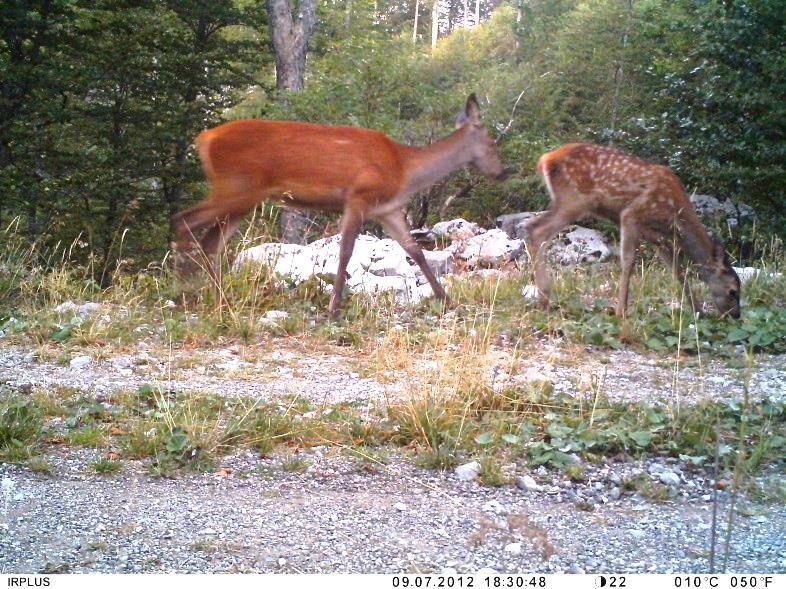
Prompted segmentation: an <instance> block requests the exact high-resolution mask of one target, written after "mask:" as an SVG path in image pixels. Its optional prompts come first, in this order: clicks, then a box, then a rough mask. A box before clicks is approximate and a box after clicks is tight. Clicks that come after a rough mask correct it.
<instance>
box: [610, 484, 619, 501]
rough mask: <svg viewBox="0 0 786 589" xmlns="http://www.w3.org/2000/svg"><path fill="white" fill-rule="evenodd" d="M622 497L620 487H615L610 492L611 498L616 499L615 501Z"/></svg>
mask: <svg viewBox="0 0 786 589" xmlns="http://www.w3.org/2000/svg"><path fill="white" fill-rule="evenodd" d="M621 496H622V491H621V490H620V488H619V487H614V488H613V489H612V490H611V491H609V498H611V499H614V500H615V501H616V500H617V499H619V498H620V497H621Z"/></svg>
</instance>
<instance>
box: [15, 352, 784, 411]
mask: <svg viewBox="0 0 786 589" xmlns="http://www.w3.org/2000/svg"><path fill="white" fill-rule="evenodd" d="M494 353H496V354H497V355H498V357H499V358H498V365H499V366H503V365H509V364H510V358H509V352H508V351H505V350H497V351H496V352H492V355H493V354H494ZM255 356H257V357H255ZM80 359H84V360H83V361H84V362H89V364H87V365H86V366H84V367H72V366H71V365H70V364H67V365H59V364H55V363H52V362H40V361H38V360H37V359H36V357H35V354H34V353H32V352H29V351H27V350H24V349H23V348H21V347H17V346H7V347H2V348H0V381H2V382H7V383H10V384H14V385H17V386H19V385H29V384H44V385H45V384H55V385H59V386H68V387H75V388H78V389H82V390H85V391H90V392H94V393H96V394H101V393H107V392H111V391H113V390H115V389H117V388H120V387H132V388H135V387H137V386H139V385H141V384H144V383H149V384H160V385H162V386H164V387H166V388H167V389H169V390H176V391H181V390H182V391H194V390H200V391H205V392H208V391H210V392H215V393H218V394H221V395H224V396H236V395H247V396H251V397H261V398H269V399H274V398H277V397H282V396H286V395H298V396H301V397H303V398H305V399H308V400H309V401H310V402H311V403H312V404H315V405H324V404H327V405H329V404H332V403H337V402H341V401H375V402H381V401H393V400H399V399H406V398H410V397H411V396H412V395H416V396H419V395H421V394H422V390H423V389H422V386H420V385H419V383H418V382H417V380H416V379H417V378H418V376H417V371H410V372H409V373H403V372H395V371H389V372H386V373H385V374H384V377H385V378H384V382H380V381H378V380H375V379H373V378H363V377H361V376H360V374H359V373H358V372H355V370H357V367H356V366H357V364H358V358H357V357H354V356H351V355H349V354H347V355H343V356H342V355H338V354H331V353H325V352H314V351H313V350H304V349H302V348H295V347H290V348H286V349H278V350H275V351H274V352H272V353H267V352H265V353H264V354H260V353H259V350H258V349H256V350H255V349H251V352H248V351H247V350H241V349H240V348H239V347H237V346H233V347H231V348H226V349H220V350H214V351H210V352H204V351H203V352H194V351H174V352H167V353H163V354H158V355H156V354H151V353H149V352H147V351H142V352H137V353H135V354H125V355H123V354H121V355H116V356H113V357H110V358H104V359H93V358H91V357H90V356H89V355H82V356H79V355H74V356H73V357H72V358H71V359H70V362H71V363H74V362H76V361H78V360H80ZM76 364H77V366H78V365H79V363H78V362H76ZM424 364H429V369H431V370H435V367H434V366H433V365H434V361H433V360H426V361H424ZM519 364H520V366H519V370H520V372H519V373H518V374H516V375H513V376H512V377H510V376H507V375H506V376H505V379H506V380H505V381H504V382H500V383H497V384H500V385H503V386H504V385H508V384H510V383H511V381H513V382H515V381H521V380H524V381H526V380H549V381H551V382H552V384H553V386H554V389H555V390H557V391H562V392H567V393H570V394H574V395H575V394H584V393H592V392H593V384H592V383H593V380H594V381H595V382H596V383H597V382H599V381H601V380H602V391H603V392H604V393H605V394H606V395H608V396H609V397H610V398H613V399H620V400H632V401H642V400H670V401H672V400H678V401H680V402H695V401H697V400H699V399H715V400H728V399H739V398H741V396H742V394H743V371H742V370H740V369H737V368H730V367H729V366H728V365H727V362H725V361H724V360H721V359H709V360H706V361H705V363H704V364H703V365H701V366H698V365H694V364H695V361H694V360H692V361H691V363H686V362H685V361H682V362H681V363H680V364H678V365H675V364H674V361H673V360H664V359H663V357H659V356H656V355H645V354H640V353H638V352H633V351H614V352H603V353H597V352H595V353H593V352H591V351H583V352H580V353H576V352H567V351H565V350H562V349H560V348H559V347H556V346H548V345H544V346H542V347H541V348H540V349H539V350H538V352H537V353H532V352H530V351H529V350H528V351H527V353H526V354H525V355H524V357H523V359H521V360H520V361H519ZM748 386H749V392H750V394H751V396H752V397H753V398H762V397H768V398H770V399H783V398H786V355H783V354H782V355H759V356H757V362H756V365H755V366H754V367H753V368H752V370H751V372H750V380H749V385H748Z"/></svg>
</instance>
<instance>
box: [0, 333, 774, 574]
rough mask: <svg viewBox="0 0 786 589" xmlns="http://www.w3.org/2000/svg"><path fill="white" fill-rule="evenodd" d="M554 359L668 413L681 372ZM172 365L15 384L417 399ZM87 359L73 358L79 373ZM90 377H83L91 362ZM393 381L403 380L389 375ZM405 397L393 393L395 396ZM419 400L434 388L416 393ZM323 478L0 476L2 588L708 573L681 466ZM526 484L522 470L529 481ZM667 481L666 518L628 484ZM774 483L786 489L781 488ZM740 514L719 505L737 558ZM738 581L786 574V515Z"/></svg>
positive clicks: (744, 545) (333, 371)
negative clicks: (168, 577) (127, 577)
mask: <svg viewBox="0 0 786 589" xmlns="http://www.w3.org/2000/svg"><path fill="white" fill-rule="evenodd" d="M565 354H567V353H566V352H561V351H559V350H558V349H556V348H555V349H546V348H544V351H543V352H542V355H541V356H540V357H537V358H536V357H534V356H533V357H527V358H525V360H523V361H522V362H523V365H522V373H521V375H518V376H520V377H521V378H524V379H532V378H539V377H542V376H545V377H547V378H549V379H551V380H552V382H553V383H554V386H555V388H556V389H557V390H565V391H568V392H571V393H573V394H583V393H582V391H584V390H587V386H588V384H587V382H585V381H586V380H587V379H588V378H590V376H591V375H594V376H595V377H597V376H598V375H605V376H604V377H603V378H605V383H604V392H606V394H608V395H609V396H611V397H616V398H629V399H638V400H642V399H660V398H664V397H666V398H668V397H669V395H670V394H672V391H674V388H673V384H672V383H673V377H674V374H675V372H674V368H673V366H670V365H669V364H666V365H665V366H664V364H663V363H662V360H658V357H657V356H652V357H650V356H645V355H641V354H637V353H634V352H628V351H623V352H613V353H604V354H602V355H601V354H590V353H588V354H586V355H582V356H581V357H580V358H579V359H578V360H577V358H576V357H575V355H573V356H571V358H569V359H570V363H569V364H568V363H566V362H565V360H566V358H565ZM197 355H198V354H197V353H196V352H180V353H177V354H174V355H171V356H168V357H167V358H164V359H159V358H156V357H155V356H154V355H152V354H150V353H146V352H136V353H134V354H132V355H125V356H123V355H121V356H115V357H112V358H105V359H97V358H96V359H91V360H90V361H89V362H87V361H83V362H85V366H84V367H83V368H74V367H71V366H70V365H65V366H62V365H58V364H55V363H51V362H39V361H37V360H36V358H35V356H34V355H33V354H31V353H29V352H28V351H26V350H24V349H22V348H19V347H4V348H0V382H10V383H13V384H16V385H25V384H28V385H29V384H33V385H46V384H57V385H61V386H63V385H65V386H73V387H77V388H80V389H84V390H87V391H92V392H94V393H95V394H100V393H102V392H109V391H111V390H113V389H116V388H117V387H135V386H138V385H139V384H142V383H156V382H160V383H161V384H163V385H165V386H166V387H168V388H170V389H181V390H196V389H198V390H213V391H215V392H219V393H221V394H225V395H237V394H242V395H259V396H264V397H276V396H279V395H284V394H293V393H297V394H300V395H303V396H305V397H307V398H309V399H310V400H311V401H312V402H314V403H331V402H335V401H339V400H355V401H364V400H365V401H370V402H377V401H378V400H381V399H390V398H396V397H400V396H401V395H402V394H411V393H409V392H408V391H407V389H408V388H410V387H411V383H406V382H405V383H404V384H402V383H401V382H398V384H396V382H397V381H396V380H395V379H392V378H386V379H385V380H386V382H378V381H377V380H374V379H370V378H362V377H361V376H360V375H359V374H356V373H352V372H351V370H352V367H353V366H357V358H350V357H343V356H334V355H330V354H327V353H325V354H321V355H314V354H310V353H305V352H303V351H298V350H292V349H280V350H279V351H277V352H275V353H274V354H271V355H270V357H268V358H266V361H265V362H257V361H248V362H246V361H245V360H244V359H243V358H244V357H245V356H244V354H242V353H239V351H238V350H236V349H226V350H216V351H213V352H210V353H209V354H208V355H207V356H204V357H200V359H199V361H198V362H191V363H189V362H187V360H188V358H189V356H192V357H196V356H197ZM71 360H73V358H72V359H71ZM77 364H78V362H77ZM386 376H387V377H390V376H391V375H386ZM676 376H677V380H678V382H679V383H680V384H679V391H680V398H681V399H682V400H684V401H689V400H692V399H696V398H698V397H699V396H701V397H704V398H706V397H712V398H719V399H729V398H736V397H738V396H739V395H740V394H741V391H742V384H741V380H740V378H741V377H740V375H739V371H738V370H734V369H731V368H728V367H727V366H726V365H725V363H723V362H721V361H715V360H713V361H711V362H708V363H707V364H705V366H704V367H703V369H702V370H700V369H699V368H697V367H692V366H687V367H685V366H683V367H680V368H679V369H678V370H677V371H676ZM388 381H390V382H392V383H393V384H388ZM750 382H751V386H750V388H751V393H752V394H753V395H754V396H769V397H773V398H782V397H783V395H784V392H785V391H786V356H761V357H759V358H758V362H757V366H756V368H755V369H754V371H753V373H752V376H751V381H750ZM415 390H417V389H415ZM302 456H304V457H305V458H306V459H307V461H308V462H307V463H308V464H309V465H310V466H308V468H307V469H306V470H305V471H303V472H286V471H285V470H284V469H282V467H281V466H282V463H283V462H282V461H283V460H285V458H286V457H282V456H276V457H273V458H261V457H259V456H258V455H255V454H251V453H247V452H245V451H243V452H241V453H239V454H236V455H233V456H228V457H225V458H224V459H222V461H221V464H220V465H219V466H220V467H221V469H220V470H219V471H218V473H212V474H184V475H182V476H179V477H178V478H176V479H173V480H169V479H157V478H151V477H150V476H148V475H147V474H146V473H145V471H144V468H143V467H144V465H143V464H142V463H139V462H134V461H127V462H126V463H125V467H124V470H123V471H122V472H120V473H119V474H116V475H109V476H100V475H96V474H92V473H91V472H90V471H89V468H88V465H89V463H90V462H91V461H92V460H94V459H95V458H96V455H95V454H94V451H91V450H74V449H70V448H68V447H59V448H55V449H53V450H52V454H51V455H48V456H47V459H48V460H49V461H50V463H51V464H53V472H52V473H51V474H50V475H42V474H35V473H32V472H31V471H30V470H29V469H28V468H26V467H24V466H19V465H9V464H0V481H2V488H0V507H1V508H2V509H0V572H3V573H7V572H18V573H34V572H67V571H70V572H242V571H249V572H306V573H319V572H387V573H402V572H454V571H455V572H459V573H468V572H478V571H480V570H481V569H484V568H486V569H487V568H490V569H493V570H495V571H497V572H535V571H541V572H574V573H579V572H629V573H633V572H707V571H708V570H709V569H708V547H709V545H710V542H709V536H710V523H711V513H712V501H711V491H710V489H711V481H709V480H707V479H706V478H704V475H703V474H702V473H701V472H700V471H694V470H691V469H690V468H689V467H687V466H685V465H681V464H679V463H678V462H677V461H674V460H672V461H667V460H660V461H657V460H655V461H649V462H646V463H642V462H630V461H629V462H618V463H612V462H602V463H601V464H599V465H586V471H585V472H586V474H587V475H588V480H587V481H584V482H582V483H578V484H577V483H573V482H571V481H569V480H566V479H564V478H561V477H562V475H560V474H558V473H554V472H553V471H546V470H545V469H540V470H538V471H535V472H529V471H526V470H523V469H520V468H519V467H517V466H516V465H509V466H510V469H509V471H508V474H510V475H512V476H513V477H514V478H515V477H521V478H520V479H519V485H518V486H507V487H501V488H490V487H485V486H482V485H481V484H479V483H478V482H477V481H476V480H468V481H462V480H459V477H458V476H457V474H456V473H455V472H453V471H451V472H447V473H433V472H430V471H423V470H420V469H417V468H415V467H414V466H412V465H411V459H410V460H408V459H406V458H403V457H398V456H393V457H392V459H391V461H390V463H389V464H386V465H382V466H380V467H379V468H375V469H372V470H374V472H358V469H357V464H356V461H355V460H354V459H352V458H350V457H347V456H346V455H345V454H343V453H342V452H341V451H339V450H337V449H331V448H316V449H309V450H308V451H306V452H304V453H303V454H302ZM511 469H512V470H511ZM630 476H634V477H635V476H644V477H649V478H650V479H651V480H652V481H653V483H654V484H657V485H664V486H666V487H668V488H669V490H670V494H671V498H670V499H669V500H668V501H665V502H653V501H650V500H648V499H646V498H644V497H643V496H642V495H640V494H639V493H634V492H630V491H627V490H625V488H624V485H623V484H622V481H623V478H625V477H630ZM762 478H763V479H767V480H776V481H781V482H782V481H783V479H784V473H783V472H782V470H781V471H770V472H767V473H765V474H764V475H762ZM728 503H729V497H728V495H727V493H726V492H724V491H720V492H719V504H718V507H719V514H720V517H721V520H722V522H723V523H720V524H719V528H720V532H719V535H718V538H719V540H718V545H719V548H718V550H720V551H721V552H722V551H723V539H724V538H725V533H724V525H725V518H726V515H727V511H728ZM738 506H739V509H738V512H737V514H736V516H735V521H734V525H733V533H732V536H731V543H730V558H729V563H728V571H730V572H731V571H734V572H759V573H764V572H766V573H778V572H780V573H785V572H786V505H784V504H783V503H782V502H762V501H757V500H755V499H753V498H744V497H743V498H741V499H740V501H739V503H738Z"/></svg>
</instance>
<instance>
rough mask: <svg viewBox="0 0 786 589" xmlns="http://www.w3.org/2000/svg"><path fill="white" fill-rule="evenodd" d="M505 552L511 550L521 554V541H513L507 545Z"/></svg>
mask: <svg viewBox="0 0 786 589" xmlns="http://www.w3.org/2000/svg"><path fill="white" fill-rule="evenodd" d="M505 552H510V553H511V554H521V542H512V543H511V544H508V545H507V546H505Z"/></svg>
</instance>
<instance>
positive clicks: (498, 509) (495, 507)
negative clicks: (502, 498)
mask: <svg viewBox="0 0 786 589" xmlns="http://www.w3.org/2000/svg"><path fill="white" fill-rule="evenodd" d="M482 509H483V511H492V512H494V513H496V514H500V513H505V511H507V510H506V509H505V507H504V506H503V505H502V503H500V502H499V501H497V500H496V499H492V500H491V501H487V502H486V503H484V504H483V507H482Z"/></svg>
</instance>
